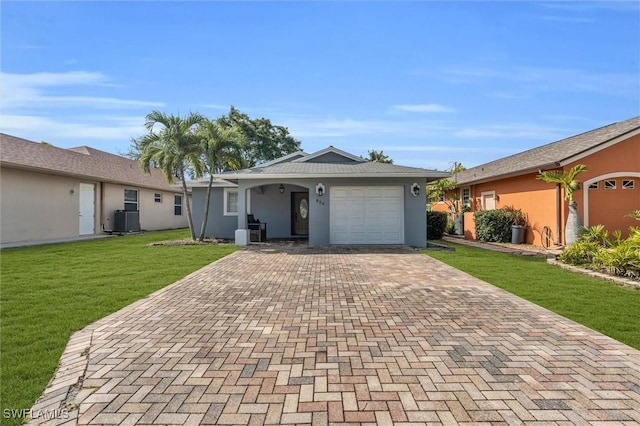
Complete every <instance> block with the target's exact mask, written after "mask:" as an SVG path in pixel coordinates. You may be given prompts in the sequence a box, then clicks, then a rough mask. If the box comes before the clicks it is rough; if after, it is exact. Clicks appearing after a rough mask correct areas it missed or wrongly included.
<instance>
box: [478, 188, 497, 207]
mask: <svg viewBox="0 0 640 426" xmlns="http://www.w3.org/2000/svg"><path fill="white" fill-rule="evenodd" d="M480 201H481V203H482V210H495V208H496V193H495V191H490V192H483V193H481V194H480Z"/></svg>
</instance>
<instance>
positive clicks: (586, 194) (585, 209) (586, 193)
mask: <svg viewBox="0 0 640 426" xmlns="http://www.w3.org/2000/svg"><path fill="white" fill-rule="evenodd" d="M620 177H637V178H640V172H614V173H607V174H604V175H600V176H596V177H593V178H591V179H589V180H586V181H584V182H583V183H582V187H583V188H589V185H591V184H592V183H593V182H597V181H599V180H604V179H608V178H620ZM582 211H583V216H584V226H585V227H586V226H589V191H588V190H587V191H585V190H583V191H582Z"/></svg>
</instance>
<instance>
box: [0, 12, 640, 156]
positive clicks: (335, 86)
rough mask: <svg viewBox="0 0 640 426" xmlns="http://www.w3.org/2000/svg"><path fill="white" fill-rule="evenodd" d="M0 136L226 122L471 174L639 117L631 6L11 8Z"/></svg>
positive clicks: (111, 142)
mask: <svg viewBox="0 0 640 426" xmlns="http://www.w3.org/2000/svg"><path fill="white" fill-rule="evenodd" d="M0 8H1V10H0V13H1V27H2V29H1V36H2V39H1V43H2V45H1V54H2V63H1V67H2V79H1V80H0V84H1V89H2V122H1V128H2V132H5V133H9V134H12V135H15V136H20V137H24V138H27V139H31V140H35V141H41V140H45V141H48V142H51V143H53V144H54V145H56V146H60V147H72V146H78V145H89V146H92V147H95V148H97V149H102V150H105V151H109V152H114V153H118V152H125V151H127V148H128V146H129V145H130V140H131V138H133V137H137V136H140V135H141V134H142V133H143V132H144V129H143V123H144V117H145V115H146V114H147V113H149V112H150V111H151V110H153V109H159V110H161V111H164V112H167V113H174V114H186V113H188V112H189V111H197V112H200V113H202V114H204V115H207V116H210V117H212V118H213V117H217V116H219V115H222V114H224V113H226V112H227V111H228V109H229V106H230V105H234V106H235V107H237V108H238V109H240V110H241V111H243V112H246V113H247V114H249V115H250V116H251V117H254V118H257V117H266V118H269V119H271V121H272V122H273V123H274V124H279V125H283V126H286V127H288V128H289V131H290V132H291V134H292V135H293V136H294V137H296V138H298V139H300V140H301V141H302V147H303V149H304V150H306V151H308V152H313V151H315V150H318V149H322V148H324V147H326V146H328V145H333V146H336V147H338V148H341V149H344V150H346V151H349V152H352V153H354V154H358V155H365V154H366V152H367V150H369V149H376V150H383V151H384V152H385V154H388V155H389V156H390V157H391V158H393V159H394V160H395V162H396V163H397V164H403V165H409V166H416V167H427V168H439V169H445V168H447V167H448V166H449V164H450V163H451V162H452V161H460V162H462V163H463V164H464V165H465V166H467V167H471V166H475V165H478V164H481V163H484V162H487V161H491V160H493V159H496V158H500V157H503V156H506V155H510V154H513V153H516V152H519V151H522V150H525V149H528V148H532V147H534V146H538V145H542V144H545V143H549V142H553V141H555V140H558V139H561V138H563V137H567V136H571V135H574V134H577V133H581V132H583V131H587V130H591V129H594V128H597V127H600V126H602V125H606V124H609V123H612V122H616V121H620V120H624V119H627V118H630V117H633V116H636V115H640V63H639V62H640V3H638V2H637V1H632V2H624V1H622V2H621V1H608V2H594V1H590V2H576V1H570V2H560V1H547V2H543V1H536V2H526V1H494V2H481V1H473V2H472V1H466V2H444V1H440V2H435V1H434V2H431V1H423V2H359V1H353V2H333V1H329V2H274V3H272V2H212V1H200V2H167V1H162V2H152V1H141V2H99V1H85V2H81V1H76V2H52V1H40V2H22V1H20V2H17V1H3V2H2V4H1V5H0Z"/></svg>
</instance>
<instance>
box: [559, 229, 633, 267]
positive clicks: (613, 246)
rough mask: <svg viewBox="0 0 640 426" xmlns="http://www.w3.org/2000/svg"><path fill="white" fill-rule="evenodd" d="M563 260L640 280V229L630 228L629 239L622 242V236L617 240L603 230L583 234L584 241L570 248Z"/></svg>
mask: <svg viewBox="0 0 640 426" xmlns="http://www.w3.org/2000/svg"><path fill="white" fill-rule="evenodd" d="M559 260H560V261H561V262H564V263H568V264H570V265H577V266H584V267H587V268H590V269H594V270H597V271H604V272H606V273H608V274H612V275H619V276H624V277H629V278H633V279H639V278H640V228H630V229H629V238H627V239H626V240H622V239H621V238H620V233H619V232H615V233H614V239H613V240H612V239H610V238H608V233H607V232H606V230H604V227H602V226H593V227H591V228H588V229H586V230H585V231H583V233H582V235H581V237H580V239H579V240H578V241H577V242H575V243H574V244H572V245H571V246H569V247H568V248H566V249H565V250H564V251H563V252H562V254H561V255H560V256H559Z"/></svg>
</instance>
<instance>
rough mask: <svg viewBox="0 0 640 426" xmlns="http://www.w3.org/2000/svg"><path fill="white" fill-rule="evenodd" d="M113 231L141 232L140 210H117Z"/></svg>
mask: <svg viewBox="0 0 640 426" xmlns="http://www.w3.org/2000/svg"><path fill="white" fill-rule="evenodd" d="M113 232H140V212H139V211H138V210H116V211H115V212H114V221H113Z"/></svg>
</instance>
